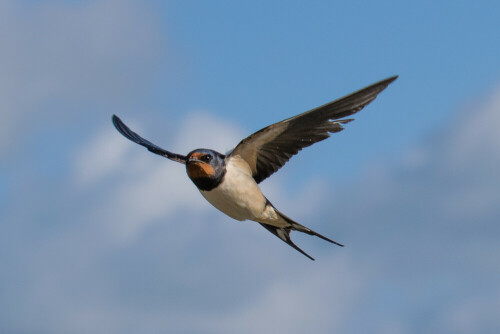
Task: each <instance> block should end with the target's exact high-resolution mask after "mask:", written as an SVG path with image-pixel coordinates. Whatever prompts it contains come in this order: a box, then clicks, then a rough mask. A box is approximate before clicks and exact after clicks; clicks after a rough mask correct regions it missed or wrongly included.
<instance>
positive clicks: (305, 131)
mask: <svg viewBox="0 0 500 334" xmlns="http://www.w3.org/2000/svg"><path fill="white" fill-rule="evenodd" d="M396 79H397V76H394V77H391V78H388V79H385V80H382V81H379V82H377V83H375V84H373V85H370V86H368V87H365V88H363V89H361V90H359V91H357V92H354V93H352V94H349V95H347V96H344V97H342V98H340V99H338V100H335V101H333V102H330V103H327V104H324V105H322V106H320V107H317V108H315V109H312V110H309V111H306V112H305V113H302V114H300V115H297V116H294V117H291V118H287V119H285V120H283V121H281V122H278V123H274V124H272V125H269V126H267V127H265V128H263V129H261V130H259V131H257V132H255V133H254V134H252V135H250V136H248V137H247V138H245V139H243V140H242V141H241V142H240V143H239V144H238V145H237V146H236V147H235V149H234V150H233V151H232V152H231V153H230V155H231V156H237V155H239V156H240V157H241V158H243V159H244V160H246V161H247V163H248V164H249V166H250V168H251V169H252V175H253V178H254V179H255V181H256V182H257V183H260V182H261V181H262V180H264V179H266V178H267V177H269V176H270V175H271V174H273V173H274V172H276V171H278V170H279V169H280V168H281V167H283V165H285V164H286V163H287V162H288V160H290V158H291V157H292V156H294V155H295V154H297V153H298V152H299V151H300V150H301V149H303V148H304V147H307V146H310V145H312V144H314V143H317V142H319V141H321V140H324V139H326V138H328V137H330V133H335V132H339V131H342V130H343V129H344V128H343V126H342V124H346V123H348V122H350V121H352V119H341V118H344V117H347V116H350V115H353V114H355V113H357V112H358V111H360V110H361V109H363V108H364V107H365V106H366V105H368V104H369V103H370V102H372V101H373V100H374V99H375V98H376V97H377V95H378V94H379V93H380V92H382V91H383V90H384V89H385V88H386V87H387V86H388V85H389V84H390V83H391V82H393V81H394V80H396Z"/></svg>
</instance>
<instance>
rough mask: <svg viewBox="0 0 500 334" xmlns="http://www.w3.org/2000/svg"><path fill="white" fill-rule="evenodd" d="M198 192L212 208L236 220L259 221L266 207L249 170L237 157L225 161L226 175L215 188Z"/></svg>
mask: <svg viewBox="0 0 500 334" xmlns="http://www.w3.org/2000/svg"><path fill="white" fill-rule="evenodd" d="M200 192H201V194H202V195H203V197H205V198H206V199H207V201H209V202H210V203H211V204H212V205H213V206H215V207H216V208H217V209H219V210H220V211H222V212H224V213H225V214H226V215H228V216H229V217H231V218H234V219H236V220H245V219H250V220H259V219H261V218H262V214H263V212H264V210H265V206H266V198H265V197H264V195H263V194H262V192H261V190H260V188H259V186H258V185H257V183H256V182H255V180H254V179H253V177H252V175H251V171H250V168H249V167H248V165H247V164H246V162H245V161H244V160H242V159H240V158H239V157H232V158H230V159H229V161H227V164H226V175H225V176H224V180H223V181H222V183H221V184H220V185H219V186H218V187H217V188H214V189H212V190H210V191H204V190H200Z"/></svg>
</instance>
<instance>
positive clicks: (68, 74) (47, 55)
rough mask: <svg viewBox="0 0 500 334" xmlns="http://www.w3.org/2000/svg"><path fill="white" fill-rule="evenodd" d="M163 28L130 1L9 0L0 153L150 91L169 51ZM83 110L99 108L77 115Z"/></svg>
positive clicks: (2, 25)
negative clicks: (104, 104) (61, 122)
mask: <svg viewBox="0 0 500 334" xmlns="http://www.w3.org/2000/svg"><path fill="white" fill-rule="evenodd" d="M157 30H159V29H158V23H157V21H156V20H155V19H154V15H153V12H152V11H150V10H149V9H148V8H147V7H145V6H144V5H142V4H140V5H139V4H138V3H136V2H131V1H115V0H104V1H85V2H78V3H76V2H75V3H66V4H64V3H58V4H55V3H52V2H34V3H30V2H19V1H2V2H1V3H0V40H2V52H1V53H0V73H2V75H1V76H0V116H1V118H2V122H1V123H0V145H1V146H0V153H4V152H5V151H7V150H8V147H9V146H10V145H11V144H12V143H16V144H17V145H16V146H18V145H19V142H20V141H23V140H26V138H27V137H29V136H30V133H31V132H32V131H35V132H36V131H41V129H45V128H50V126H47V125H48V124H55V123H57V120H56V119H57V118H63V119H65V118H69V119H71V120H72V121H75V118H78V119H80V120H81V119H82V115H83V114H85V115H86V116H87V117H86V118H84V119H87V118H88V116H89V115H91V114H95V113H96V108H95V107H96V104H98V103H99V101H103V100H106V101H111V100H112V99H117V98H118V97H120V98H123V97H127V96H133V94H131V92H136V91H140V90H142V89H145V88H146V85H145V84H144V81H145V80H144V78H145V77H147V76H150V75H151V74H152V73H153V72H152V71H151V69H152V68H153V66H154V64H156V63H157V62H158V57H160V56H161V55H162V54H163V53H164V52H163V48H162V46H161V43H160V41H161V40H160V38H159V35H158V33H157V32H156V31H157ZM138 63H140V64H143V65H141V66H137V64H138ZM82 105H85V106H90V105H92V107H88V108H86V109H87V111H86V112H85V113H82V114H78V112H79V111H81V110H80V108H81V106H82ZM76 111H78V112H76ZM49 118H50V121H49V120H48V119H49ZM20 129H22V131H21V130H20Z"/></svg>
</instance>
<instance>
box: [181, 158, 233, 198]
mask: <svg viewBox="0 0 500 334" xmlns="http://www.w3.org/2000/svg"><path fill="white" fill-rule="evenodd" d="M224 158H225V156H224V155H223V154H221V153H219V152H216V151H213V150H209V149H197V150H194V151H191V152H189V153H188V155H187V159H186V171H187V174H188V176H189V178H190V179H191V181H193V183H194V184H195V185H196V186H197V187H198V188H199V189H201V190H211V189H213V188H215V187H217V186H218V185H219V184H220V183H221V182H222V179H223V177H224V174H225V173H226V164H225V162H224Z"/></svg>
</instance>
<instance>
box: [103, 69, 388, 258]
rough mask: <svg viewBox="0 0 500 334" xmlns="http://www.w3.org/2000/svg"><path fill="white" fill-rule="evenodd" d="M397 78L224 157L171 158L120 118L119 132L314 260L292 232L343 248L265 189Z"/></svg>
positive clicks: (267, 132) (229, 210)
mask: <svg viewBox="0 0 500 334" xmlns="http://www.w3.org/2000/svg"><path fill="white" fill-rule="evenodd" d="M396 79H397V76H393V77H390V78H387V79H385V80H382V81H379V82H377V83H374V84H372V85H370V86H368V87H365V88H363V89H361V90H358V91H357V92H354V93H352V94H349V95H347V96H344V97H342V98H340V99H338V100H335V101H332V102H330V103H327V104H324V105H322V106H320V107H317V108H315V109H312V110H309V111H307V112H304V113H302V114H300V115H297V116H293V117H290V118H287V119H285V120H283V121H281V122H278V123H274V124H271V125H269V126H267V127H265V128H263V129H261V130H259V131H257V132H255V133H254V134H252V135H250V136H248V137H247V138H245V139H243V140H242V141H241V142H240V143H239V144H238V145H236V147H235V148H234V149H233V150H232V151H230V152H228V153H226V154H222V153H219V152H216V151H214V150H211V149H205V148H202V149H196V150H193V151H191V152H189V153H188V154H187V155H181V154H177V153H172V152H169V151H167V150H165V149H163V148H161V147H159V146H156V145H155V144H153V143H151V142H150V141H148V140H146V139H144V138H142V137H141V136H139V135H138V134H137V133H135V132H133V131H132V130H130V129H129V128H128V127H127V126H126V125H125V124H124V123H123V122H122V121H121V120H120V118H118V117H117V116H116V115H113V117H112V120H113V124H114V126H115V127H116V129H117V130H118V131H119V132H120V133H121V134H122V135H123V136H125V137H126V138H127V139H129V140H131V141H133V142H134V143H137V144H139V145H142V146H144V147H146V148H147V149H148V150H149V151H151V152H153V153H155V154H158V155H161V156H163V157H165V158H168V159H170V160H173V161H177V162H179V163H181V164H184V165H186V172H187V175H188V177H189V178H190V179H191V181H193V183H194V184H195V185H196V187H197V188H198V190H199V191H200V193H201V194H202V195H203V197H205V199H206V200H207V201H208V202H210V204H212V205H213V206H215V207H216V208H217V209H219V210H220V211H222V212H223V213H225V214H226V215H228V216H229V217H231V218H234V219H236V220H240V221H242V220H252V221H255V222H257V223H259V224H260V225H262V226H263V227H265V228H266V229H267V230H268V231H269V232H271V233H272V234H274V235H275V236H277V237H278V238H280V239H281V240H283V241H284V242H286V243H287V244H288V245H290V246H291V247H293V248H294V249H296V250H297V251H299V252H300V253H302V254H304V255H305V256H307V257H308V258H309V259H311V260H314V259H313V258H312V257H311V256H310V255H309V254H307V253H306V252H304V251H303V250H302V249H300V248H299V247H297V245H295V244H294V243H293V241H292V240H291V238H290V232H291V231H299V232H303V233H307V234H309V235H315V236H317V237H319V238H321V239H324V240H326V241H329V242H331V243H333V244H336V245H338V246H342V247H343V245H342V244H340V243H338V242H336V241H333V240H331V239H329V238H327V237H325V236H323V235H321V234H319V233H317V232H315V231H313V230H311V229H310V228H308V227H306V226H304V225H301V224H299V223H297V222H296V221H294V220H292V219H291V218H289V217H287V216H286V215H284V214H283V213H282V212H280V211H278V209H276V208H275V207H274V206H273V205H272V204H271V202H270V201H269V200H268V199H267V198H266V196H264V194H263V193H262V191H261V189H260V187H259V183H260V182H262V181H263V180H265V179H266V178H268V177H269V176H271V175H272V174H273V173H275V172H276V171H278V170H279V169H280V168H281V167H283V165H285V164H286V163H287V161H288V160H290V158H291V157H292V156H294V155H295V154H297V153H298V152H299V151H300V150H301V149H303V148H304V147H307V146H310V145H312V144H314V143H317V142H319V141H322V140H324V139H326V138H328V137H330V134H331V133H335V132H339V131H342V130H343V129H344V128H343V126H342V125H343V124H347V123H349V122H351V121H352V120H353V119H351V118H345V117H348V116H351V115H353V114H355V113H357V112H358V111H360V110H361V109H363V108H364V107H365V106H366V105H368V104H369V103H370V102H372V101H373V100H374V99H375V98H376V97H377V95H378V94H379V93H380V92H382V91H383V90H384V89H385V88H386V87H387V86H388V85H389V84H390V83H391V82H393V81H394V80H396Z"/></svg>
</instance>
